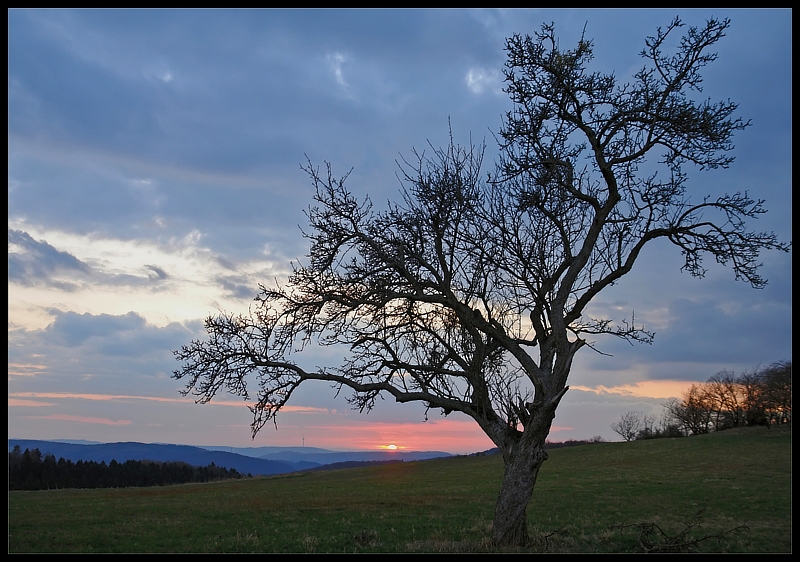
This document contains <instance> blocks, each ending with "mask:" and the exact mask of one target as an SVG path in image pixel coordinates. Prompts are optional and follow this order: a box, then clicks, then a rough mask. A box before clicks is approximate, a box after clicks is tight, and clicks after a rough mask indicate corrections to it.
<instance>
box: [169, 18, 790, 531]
mask: <svg viewBox="0 0 800 562" xmlns="http://www.w3.org/2000/svg"><path fill="white" fill-rule="evenodd" d="M728 24H729V23H728V21H727V20H724V21H717V20H711V21H709V22H708V23H707V24H706V25H705V26H703V27H700V28H694V27H692V28H689V29H688V32H687V34H686V35H685V36H684V38H683V39H681V40H680V41H679V42H678V45H677V48H676V49H677V50H676V54H674V55H672V56H667V55H665V54H664V53H663V49H664V48H665V44H666V43H667V41H668V40H669V39H671V37H672V35H673V34H674V33H675V32H676V30H677V29H678V28H680V27H681V23H680V22H679V21H678V20H675V21H674V22H672V23H671V24H670V25H669V26H668V27H667V28H666V29H665V30H661V29H659V30H658V32H657V33H656V35H655V36H654V37H650V38H648V39H647V40H646V42H645V49H644V51H643V52H642V55H643V57H644V59H645V66H644V68H643V69H642V70H641V71H640V72H638V73H637V74H636V75H635V77H634V79H633V81H632V82H631V83H629V84H617V83H616V80H615V78H614V76H613V75H602V74H599V73H590V72H589V71H587V70H586V64H587V63H588V62H589V61H590V60H591V58H592V44H591V42H590V41H588V40H585V39H581V40H580V41H579V42H578V45H577V47H576V48H575V49H574V50H561V49H560V48H559V45H558V42H557V40H556V37H555V31H554V29H553V27H552V26H549V25H545V26H543V28H542V30H541V32H539V33H537V34H536V35H535V36H534V37H527V36H526V37H522V36H514V37H511V38H509V39H508V40H507V45H506V49H507V52H508V61H507V63H506V68H505V78H506V91H507V92H508V93H509V95H510V97H511V99H512V101H513V103H514V109H513V110H512V111H510V112H509V113H508V114H507V116H506V119H505V121H504V124H503V126H502V129H501V132H500V139H501V148H502V150H503V156H502V158H501V160H500V162H499V165H498V168H497V172H496V173H495V174H491V175H490V176H489V179H488V181H483V180H482V172H481V165H482V158H483V151H482V150H481V149H480V148H475V147H473V146H469V147H467V148H460V147H458V146H456V145H455V144H454V143H453V142H452V141H451V143H450V145H449V146H448V147H446V148H443V149H435V150H433V152H432V154H431V155H425V154H424V153H422V154H418V153H416V152H415V156H416V158H415V159H414V160H413V161H412V162H411V163H409V162H403V163H402V164H401V170H402V174H401V179H402V180H403V181H404V188H403V191H402V199H401V201H400V202H398V203H396V204H391V205H389V207H388V209H386V210H383V211H379V210H376V209H374V208H373V206H372V204H371V203H370V201H369V199H365V200H358V199H357V198H356V197H354V195H353V194H352V193H351V192H350V191H349V190H348V188H347V187H345V181H346V178H347V176H345V177H343V178H336V177H335V176H334V175H333V174H332V173H331V170H330V166H328V168H327V170H323V172H320V170H319V169H318V168H314V167H313V166H312V165H311V164H310V163H309V165H308V166H307V167H305V168H304V169H305V170H306V171H307V172H308V173H309V175H310V177H311V180H312V182H313V183H314V185H315V187H316V195H315V205H314V206H312V207H311V208H310V209H309V211H308V220H309V224H310V227H309V229H308V230H307V231H306V233H305V235H306V236H307V238H308V239H309V240H310V243H311V246H310V253H309V256H308V263H307V264H296V265H295V266H294V269H293V273H292V275H291V276H290V278H289V281H288V284H286V285H285V286H280V285H277V284H276V285H274V286H270V287H266V286H262V288H261V293H260V295H259V296H258V297H257V299H256V303H255V304H254V305H253V307H252V309H251V310H250V312H249V314H245V315H233V314H224V313H221V314H219V315H218V316H214V317H210V318H208V319H207V320H206V324H205V325H206V330H207V332H208V339H206V340H204V341H193V342H191V343H190V344H189V345H187V346H184V347H183V348H182V349H181V350H179V351H177V352H176V356H177V358H178V359H179V360H180V361H182V362H183V366H182V367H181V368H180V369H178V370H176V371H175V374H174V376H175V377H176V378H178V379H185V380H186V383H187V386H186V389H185V393H187V394H188V393H192V394H195V395H197V396H198V397H199V399H198V401H199V402H207V401H209V400H211V399H212V397H213V396H214V395H215V394H217V393H218V392H220V391H222V390H228V391H229V392H232V393H234V394H237V395H240V396H242V397H244V398H245V399H249V398H250V391H249V389H248V376H249V375H254V377H255V382H256V384H257V387H258V391H257V397H256V403H255V405H254V406H253V407H252V411H253V414H254V420H253V424H252V430H253V434H254V435H255V433H256V432H258V431H259V430H260V429H261V428H262V427H263V425H264V424H265V423H267V422H268V421H271V420H273V421H274V419H275V416H276V414H277V413H278V412H279V411H280V410H281V408H282V407H283V406H284V405H285V404H286V403H287V402H288V401H289V400H290V398H291V395H292V393H293V392H294V390H295V389H296V388H297V387H298V386H299V385H300V384H303V383H304V382H305V381H308V380H320V381H327V382H330V383H332V384H333V385H334V386H335V387H336V389H337V392H338V391H339V390H342V389H348V390H349V391H351V392H352V396H351V398H350V400H351V401H352V404H353V405H354V407H355V408H357V409H359V410H361V411H365V410H370V409H371V408H372V407H373V406H374V404H375V402H376V399H377V398H378V397H380V396H390V397H394V399H395V400H397V401H399V402H411V401H420V402H422V403H424V404H426V405H427V407H429V408H433V409H436V410H440V411H441V412H443V413H444V414H448V413H450V412H462V413H464V414H466V415H468V416H470V417H471V418H473V419H474V420H475V421H476V422H477V424H478V425H479V426H480V427H481V429H483V431H485V432H486V434H487V435H488V436H489V438H490V439H491V440H492V441H493V442H494V443H495V444H496V445H497V447H498V448H499V450H500V452H501V453H502V456H503V460H504V463H505V471H504V475H503V480H502V483H501V487H500V492H499V495H498V500H497V504H496V508H495V516H494V526H493V533H494V538H495V540H496V541H497V542H498V543H499V544H522V543H524V542H525V541H526V540H527V519H526V509H527V505H528V502H529V500H530V497H531V494H532V492H533V488H534V485H535V483H536V478H537V475H538V473H539V469H540V467H541V466H542V463H543V462H544V461H545V460H546V459H547V453H546V452H545V440H546V438H547V435H548V433H549V431H550V427H551V424H552V422H553V419H554V417H555V413H556V408H557V407H558V404H559V402H560V401H561V399H562V397H563V396H564V394H565V393H566V392H567V388H568V387H567V377H568V375H569V373H570V368H571V365H572V360H573V358H574V356H575V354H576V353H577V352H578V350H580V349H581V348H583V347H584V346H587V345H591V342H590V341H588V339H587V338H594V337H596V336H598V335H602V334H610V335H613V336H617V337H620V338H624V339H627V340H630V341H641V342H650V341H651V340H652V337H653V336H652V334H651V333H649V332H647V331H645V330H644V329H643V328H642V327H637V326H636V325H635V324H634V322H633V318H631V319H629V320H626V319H621V320H619V321H617V322H615V321H614V320H613V319H602V318H600V319H598V318H590V317H587V316H586V310H587V306H588V305H589V303H590V302H591V301H592V299H594V297H596V296H597V295H598V293H600V292H601V291H602V290H603V289H605V288H606V287H609V286H611V285H612V284H614V283H616V282H618V281H619V280H620V279H621V278H622V277H623V276H624V275H625V274H627V273H628V272H629V271H630V270H631V268H632V267H633V265H634V263H635V262H636V260H637V258H638V257H639V255H640V253H641V252H642V250H643V249H644V247H645V245H647V244H649V243H650V242H653V241H655V240H658V239H667V240H669V241H671V242H672V243H673V244H675V245H676V246H677V247H678V248H679V249H680V251H681V252H682V253H683V255H684V256H685V265H684V268H685V269H686V270H688V271H689V272H690V273H691V274H693V275H697V276H702V275H703V272H704V271H703V268H702V265H701V263H702V256H703V255H705V254H708V255H711V256H712V257H713V258H714V259H715V260H716V261H718V262H721V263H730V264H731V265H732V267H733V270H734V273H735V275H736V277H737V278H739V279H743V280H745V281H747V282H749V283H750V284H752V285H753V286H754V287H762V286H763V285H764V283H765V281H764V280H763V279H762V278H761V277H759V275H758V272H757V269H758V264H757V258H758V255H759V252H760V250H762V249H779V250H788V249H789V246H788V245H787V244H783V243H781V242H779V241H778V240H777V239H776V237H775V235H774V234H771V233H755V232H751V231H749V230H747V228H746V224H745V222H746V220H747V219H749V218H754V217H757V216H758V215H759V214H761V213H763V212H764V210H763V208H762V202H761V201H755V200H752V199H751V198H750V197H749V196H748V195H747V194H746V193H735V194H733V195H726V196H723V197H720V198H717V199H710V198H703V199H701V200H700V201H699V202H692V200H691V198H690V197H689V194H688V192H687V189H686V176H685V174H684V172H683V170H682V165H684V164H686V163H689V164H693V165H696V166H699V167H700V168H718V167H726V166H728V165H729V164H730V163H731V161H732V157H731V156H729V155H728V154H727V152H728V151H729V150H730V149H731V148H732V145H731V137H732V135H733V134H734V132H736V131H740V130H742V129H744V128H745V127H746V125H747V123H746V122H743V121H742V120H741V119H738V118H734V117H733V113H734V111H735V110H736V105H735V104H734V103H731V102H721V103H711V102H710V101H702V102H696V101H694V100H693V99H692V98H691V95H692V94H693V92H697V91H699V90H700V85H701V77H700V70H701V69H702V68H703V67H704V66H705V65H706V64H708V63H710V62H711V61H713V60H714V58H715V55H714V54H710V53H708V52H707V49H708V48H709V47H711V46H712V45H714V44H715V43H716V42H717V41H718V40H719V39H720V38H722V37H723V35H724V32H725V30H726V29H727V27H728ZM659 151H660V152H661V154H660V156H661V159H660V160H659V161H658V163H653V167H654V168H656V167H658V166H661V171H659V172H658V173H655V172H653V173H649V174H648V175H646V176H641V175H640V174H639V170H638V167H639V166H640V165H641V164H642V163H643V162H644V160H645V158H646V157H647V156H649V155H651V154H652V153H653V152H659ZM313 345H322V346H341V348H342V350H343V353H344V354H345V358H344V359H343V361H342V362H341V364H339V365H338V366H330V365H328V366H319V367H309V366H306V365H301V364H300V362H299V359H298V356H299V355H300V354H301V352H302V351H303V350H304V349H308V348H309V346H313Z"/></svg>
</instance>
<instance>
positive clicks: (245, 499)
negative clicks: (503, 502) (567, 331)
mask: <svg viewBox="0 0 800 562" xmlns="http://www.w3.org/2000/svg"><path fill="white" fill-rule="evenodd" d="M791 474H792V473H791V427H778V428H775V427H773V428H772V429H771V430H767V429H765V428H763V427H761V428H744V429H736V430H730V431H724V432H720V433H716V434H712V435H705V436H697V437H691V438H684V439H659V440H652V441H635V442H632V443H602V444H598V445H585V446H578V447H571V448H562V449H555V450H552V451H551V452H550V459H549V460H548V461H547V462H546V463H545V465H544V466H543V468H542V470H541V472H540V476H539V481H538V483H537V485H536V489H535V490H534V495H533V498H532V500H531V503H530V506H529V509H528V522H529V528H530V534H531V539H532V540H531V544H530V545H529V547H528V548H526V549H524V550H525V551H530V552H587V553H588V552H639V551H641V550H640V549H641V546H640V545H639V538H640V535H641V532H642V529H643V528H644V527H643V526H642V525H643V524H651V523H654V524H656V525H657V526H658V528H660V529H662V530H663V531H664V532H665V533H666V535H668V536H670V537H675V536H676V535H679V534H680V532H681V531H682V530H684V529H685V528H686V527H687V525H689V524H690V523H691V522H692V521H693V518H694V517H695V515H697V514H698V513H702V523H700V524H699V526H696V527H693V528H692V529H691V533H690V535H689V536H690V537H692V540H695V539H698V538H701V537H703V536H706V535H722V537H721V538H719V539H716V538H710V539H708V540H704V541H701V542H699V543H697V545H696V547H697V549H698V550H699V551H700V552H763V553H771V552H782V553H784V552H785V553H788V552H791V550H792V540H791V534H792V510H791V483H792V476H791ZM501 475H502V459H501V458H500V457H499V456H497V455H489V456H477V457H453V458H444V459H434V460H429V461H419V462H407V463H397V464H391V465H382V466H374V467H369V468H356V469H346V470H339V471H330V472H305V473H294V474H289V475H284V476H277V477H270V478H255V479H246V480H237V481H226V482H218V483H210V484H190V485H182V486H168V487H158V488H127V489H105V490H54V491H37V492H16V491H15V492H10V493H9V523H8V549H9V552H12V553H19V552H131V553H134V552H135V553H139V552H490V551H493V550H495V549H494V548H493V546H492V544H491V541H490V540H489V537H490V535H491V520H492V513H493V509H494V501H495V497H496V494H497V491H498V489H499V485H500V478H501ZM742 525H744V526H746V528H741V529H740V530H739V531H738V532H735V533H733V532H730V533H729V532H728V531H730V530H732V529H734V528H737V527H740V526H742ZM651 529H652V530H655V531H656V533H655V535H654V537H655V538H656V539H658V537H660V536H661V535H659V533H658V531H657V529H656V528H655V527H652V528H651ZM665 540H666V539H664V538H663V537H662V538H661V539H660V541H661V543H663V542H664V541H665Z"/></svg>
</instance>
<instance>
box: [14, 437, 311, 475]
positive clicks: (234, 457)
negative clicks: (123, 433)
mask: <svg viewBox="0 0 800 562" xmlns="http://www.w3.org/2000/svg"><path fill="white" fill-rule="evenodd" d="M15 445H19V447H20V449H22V450H23V451H24V450H25V449H39V450H40V451H41V452H42V454H43V455H53V456H54V457H56V459H59V458H62V457H63V458H65V459H68V460H71V461H73V462H77V461H79V460H83V461H90V460H91V461H95V462H102V461H105V462H106V464H108V463H109V462H111V461H112V460H116V461H117V462H118V463H124V462H125V461H128V460H151V461H182V462H186V463H188V464H190V465H192V466H208V465H210V464H211V463H214V464H215V465H216V466H221V467H225V468H227V469H231V468H235V469H236V470H237V471H239V472H240V473H242V474H245V475H246V474H252V475H253V476H268V475H272V474H286V473H288V472H296V471H298V470H306V469H309V468H313V467H315V466H318V464H315V463H310V462H305V461H301V462H292V461H279V460H266V459H258V458H253V457H247V456H244V455H238V454H236V453H230V452H225V451H209V450H208V449H203V448H201V447H192V446H189V445H167V444H156V443H135V442H129V443H99V444H79V443H63V442H56V441H38V440H33V439H9V440H8V450H9V451H11V450H12V449H13V448H14V446H15Z"/></svg>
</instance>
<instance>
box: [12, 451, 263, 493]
mask: <svg viewBox="0 0 800 562" xmlns="http://www.w3.org/2000/svg"><path fill="white" fill-rule="evenodd" d="M248 476H251V475H250V474H248ZM242 477H243V475H242V474H241V473H240V472H238V471H237V470H236V469H235V468H230V469H228V468H225V467H222V466H216V465H215V464H214V463H213V462H212V463H211V464H210V465H208V466H192V465H190V464H188V463H185V462H180V461H172V462H161V461H150V460H128V461H125V462H123V463H120V462H117V461H116V460H112V461H111V462H110V463H108V464H106V461H101V462H99V463H98V462H96V461H83V460H79V461H77V462H72V461H71V460H68V459H64V458H63V457H61V458H59V459H58V460H57V461H56V458H55V456H54V455H43V454H42V452H41V451H40V450H39V449H33V450H30V449H25V451H24V452H23V451H22V450H21V448H20V446H19V445H16V446H15V447H14V449H13V450H12V451H11V452H9V453H8V489H9V491H11V490H52V489H60V488H130V487H145V486H167V485H170V484H186V483H189V482H210V481H214V480H228V479H231V478H242Z"/></svg>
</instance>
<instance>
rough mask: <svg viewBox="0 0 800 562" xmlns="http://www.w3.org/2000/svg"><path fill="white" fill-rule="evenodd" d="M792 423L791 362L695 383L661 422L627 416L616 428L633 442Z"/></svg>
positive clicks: (672, 404) (667, 406)
mask: <svg viewBox="0 0 800 562" xmlns="http://www.w3.org/2000/svg"><path fill="white" fill-rule="evenodd" d="M791 422H792V362H791V361H780V362H777V363H773V364H772V365H769V366H768V367H766V368H764V369H761V370H754V371H752V372H749V373H743V374H741V375H738V376H737V375H736V374H734V373H733V372H731V371H720V372H719V373H717V374H715V375H713V376H711V377H710V378H709V379H708V381H706V382H705V383H698V384H693V385H692V386H691V387H689V389H688V390H687V391H686V392H685V393H684V395H683V396H682V397H681V398H671V399H670V400H668V401H667V402H666V403H665V404H664V411H663V413H662V416H661V419H660V420H656V418H655V416H653V415H651V414H644V413H642V412H628V413H626V414H624V415H623V416H622V418H621V419H620V420H619V421H618V422H615V423H613V424H611V429H612V430H614V432H616V433H617V434H618V435H620V436H621V437H622V438H623V439H624V440H625V441H634V440H639V439H654V438H659V437H683V436H688V435H700V434H704V433H711V432H712V431H722V430H725V429H731V428H734V427H748V426H756V425H762V426H766V427H767V428H769V427H770V426H771V425H776V424H786V423H791Z"/></svg>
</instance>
